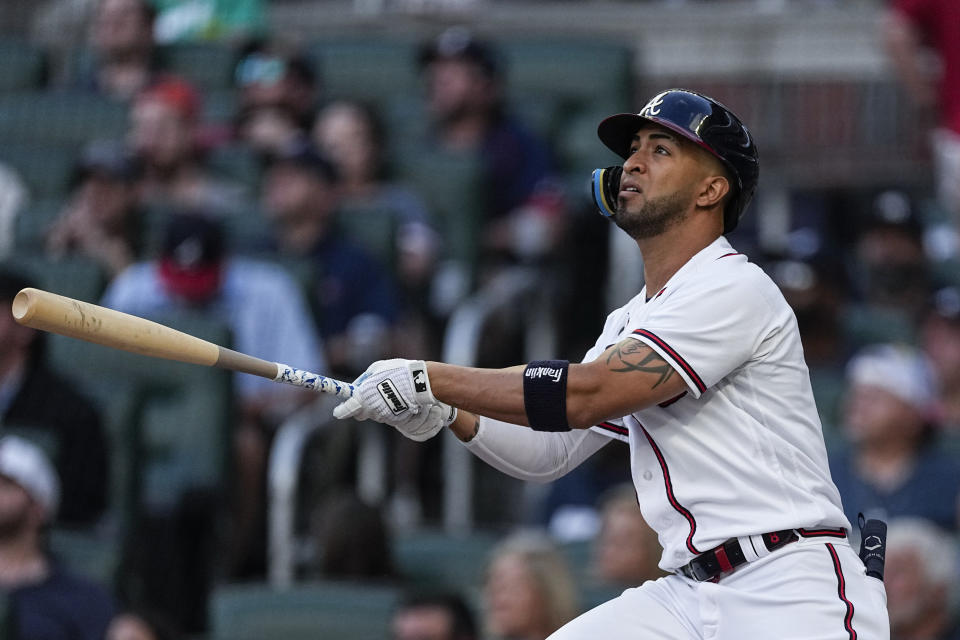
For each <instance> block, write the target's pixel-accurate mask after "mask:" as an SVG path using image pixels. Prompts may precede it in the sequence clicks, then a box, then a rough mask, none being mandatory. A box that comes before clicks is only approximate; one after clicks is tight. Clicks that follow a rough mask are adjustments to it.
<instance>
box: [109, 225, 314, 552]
mask: <svg viewBox="0 0 960 640" xmlns="http://www.w3.org/2000/svg"><path fill="white" fill-rule="evenodd" d="M102 303H103V304H104V305H105V306H107V307H110V308H112V309H117V310H119V311H124V312H126V313H132V314H134V315H138V316H144V317H148V318H154V319H162V317H163V316H164V315H167V314H175V313H177V312H181V311H186V310H189V311H193V312H195V313H202V314H204V315H206V316H208V317H210V318H212V319H214V320H218V321H220V322H222V323H224V324H225V325H226V326H227V327H229V329H230V331H231V334H232V336H233V344H232V346H233V348H235V349H237V350H238V351H241V352H243V353H247V354H249V355H252V356H255V357H259V358H264V359H266V360H269V361H271V362H275V361H277V362H284V363H286V364H290V365H292V366H295V367H298V368H301V369H306V370H308V371H316V372H327V371H329V368H328V366H327V363H326V361H325V358H324V355H323V350H322V347H321V343H320V340H319V338H318V336H317V332H316V328H315V326H314V323H313V319H312V317H311V314H310V310H309V307H308V305H307V302H306V300H305V298H304V295H303V292H302V290H301V288H300V287H299V286H298V285H297V283H296V282H295V281H294V280H293V279H292V278H291V277H290V276H289V275H288V274H287V272H286V271H285V270H284V269H283V268H281V267H279V266H277V265H276V264H274V263H271V262H266V261H259V260H252V259H247V258H240V257H234V256H231V255H229V254H228V253H227V251H226V247H225V244H224V231H223V224H222V222H221V221H219V220H218V219H215V218H211V217H209V216H206V215H203V213H202V212H196V211H185V212H177V213H174V214H172V215H170V216H169V218H168V219H167V223H166V229H165V232H164V239H163V247H162V251H161V255H160V256H159V257H158V258H157V259H155V260H150V261H143V262H138V263H135V264H134V265H132V266H131V267H129V268H128V269H127V270H126V271H124V272H123V273H121V274H120V275H119V276H117V277H116V278H115V279H114V280H113V281H112V282H111V283H110V284H109V285H108V287H107V290H106V292H105V293H104V296H103V300H102ZM234 380H235V383H234V391H235V393H236V396H237V403H238V409H239V415H240V420H239V424H238V425H237V426H236V428H235V430H234V450H235V454H236V464H235V469H236V475H235V478H236V480H235V484H236V489H235V493H236V495H237V496H238V497H241V498H238V501H237V502H238V504H237V505H236V506H235V513H234V516H235V518H236V520H237V527H235V528H234V533H236V535H237V536H238V538H240V541H239V542H237V545H238V546H239V549H236V550H234V553H235V555H236V556H237V557H233V558H231V560H232V561H234V562H235V563H236V564H237V565H239V564H240V563H241V562H245V561H246V560H247V556H246V554H247V553H254V554H258V553H261V551H262V550H260V549H250V548H249V546H248V545H250V544H252V543H251V542H249V540H247V538H244V537H243V536H247V537H250V536H252V535H253V533H254V532H255V530H256V529H255V527H256V524H257V519H258V518H259V517H261V515H262V509H263V486H262V483H263V478H262V473H263V468H264V465H265V461H266V451H267V446H268V434H269V433H271V432H272V430H273V429H274V428H275V427H276V426H277V425H278V424H279V423H280V421H282V420H283V419H284V418H285V417H287V416H288V415H289V414H290V413H291V412H292V411H294V410H295V409H296V408H298V407H299V406H300V405H302V404H303V403H304V402H305V401H307V400H308V399H313V398H315V397H316V396H315V394H312V393H311V392H309V391H304V390H302V389H297V388H294V387H289V386H286V385H278V384H276V383H275V382H273V381H271V380H267V379H264V378H259V377H257V376H251V375H246V374H240V373H238V374H236V375H235V378H234ZM234 569H235V570H239V569H237V567H236V566H235V567H234ZM257 569H258V570H262V568H260V567H257Z"/></svg>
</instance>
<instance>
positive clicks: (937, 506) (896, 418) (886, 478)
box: [830, 344, 960, 531]
mask: <svg viewBox="0 0 960 640" xmlns="http://www.w3.org/2000/svg"><path fill="white" fill-rule="evenodd" d="M936 400H937V398H936V389H935V386H934V378H933V372H932V370H931V368H930V365H929V364H928V363H927V361H926V360H925V359H924V358H923V355H922V353H921V352H919V351H918V350H916V349H914V348H912V347H908V346H905V345H896V346H895V345H891V344H883V345H872V346H869V347H866V348H864V349H862V350H860V351H858V352H857V353H856V354H855V355H854V357H853V358H852V359H851V361H850V363H849V365H848V368H847V398H846V404H845V411H844V421H843V433H844V435H845V436H846V439H847V442H848V448H847V449H846V450H835V451H834V452H833V453H832V455H831V458H830V472H831V475H832V476H833V479H834V482H835V483H836V485H837V488H838V489H839V491H840V496H841V497H842V499H843V506H844V509H845V510H846V514H847V518H849V519H850V521H851V522H856V521H857V514H858V513H859V512H863V513H864V515H866V516H867V517H868V518H880V519H888V518H892V517H897V516H919V517H923V518H927V519H928V520H930V521H932V522H934V523H936V524H937V525H938V526H940V527H943V528H945V529H947V530H949V531H956V530H957V509H958V505H960V464H958V463H957V461H955V460H953V459H952V458H950V457H949V456H946V455H944V454H943V453H941V452H939V451H938V450H937V448H936V446H935V436H936V433H935V430H936V426H935V424H936V422H935V421H936V419H937V409H936Z"/></svg>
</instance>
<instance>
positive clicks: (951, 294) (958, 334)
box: [920, 287, 960, 435]
mask: <svg viewBox="0 0 960 640" xmlns="http://www.w3.org/2000/svg"><path fill="white" fill-rule="evenodd" d="M920 337H921V345H922V347H923V351H924V353H925V354H926V357H927V359H928V360H929V361H930V364H931V365H932V366H933V370H934V373H935V374H936V376H937V388H938V394H939V407H940V417H941V423H942V425H943V428H944V429H945V430H947V431H949V432H950V433H951V434H952V435H956V434H958V433H960V290H958V289H957V288H956V287H944V288H942V289H939V290H938V291H936V292H935V293H934V295H933V301H932V304H931V305H930V309H929V310H928V311H927V313H926V315H925V317H924V320H923V323H922V325H921V332H920Z"/></svg>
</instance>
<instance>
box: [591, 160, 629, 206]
mask: <svg viewBox="0 0 960 640" xmlns="http://www.w3.org/2000/svg"><path fill="white" fill-rule="evenodd" d="M622 175H623V167H621V166H613V167H607V168H606V169H594V170H593V179H592V181H591V183H592V184H591V186H592V188H591V191H592V192H593V201H594V202H595V203H596V204H597V208H598V209H599V210H600V213H601V214H603V215H604V216H605V217H607V218H609V217H612V216H613V214H614V213H616V211H617V195H618V194H619V193H620V177H621V176H622Z"/></svg>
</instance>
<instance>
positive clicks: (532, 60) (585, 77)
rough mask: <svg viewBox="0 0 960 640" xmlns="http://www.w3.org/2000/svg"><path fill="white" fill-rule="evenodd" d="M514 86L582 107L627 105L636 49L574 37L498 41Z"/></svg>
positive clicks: (511, 85) (509, 79) (524, 91)
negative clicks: (634, 50)
mask: <svg viewBox="0 0 960 640" xmlns="http://www.w3.org/2000/svg"><path fill="white" fill-rule="evenodd" d="M497 46H498V48H499V49H500V50H501V51H502V52H503V56H504V58H505V60H506V64H505V66H506V74H507V80H506V82H507V87H508V91H509V92H514V91H518V92H521V93H536V94H540V95H542V96H545V97H546V96H552V97H553V98H554V99H561V100H562V101H564V102H567V103H572V104H575V105H578V106H579V107H583V106H590V105H594V106H596V107H597V108H599V106H597V105H598V103H600V104H603V105H610V106H611V107H612V108H614V109H626V108H628V107H629V105H630V104H631V102H632V99H633V95H632V86H633V71H632V70H633V51H632V49H631V47H630V46H628V45H627V44H621V43H615V42H614V43H610V42H598V41H596V40H575V39H570V38H545V39H530V38H522V39H513V40H508V41H503V42H499V43H498V44H497Z"/></svg>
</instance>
